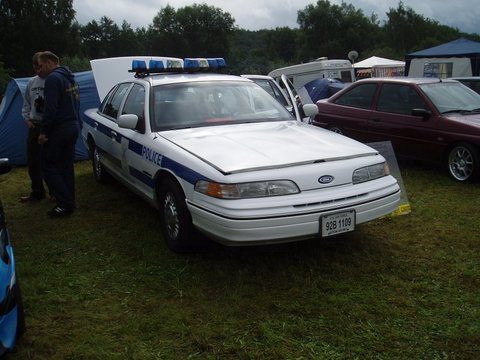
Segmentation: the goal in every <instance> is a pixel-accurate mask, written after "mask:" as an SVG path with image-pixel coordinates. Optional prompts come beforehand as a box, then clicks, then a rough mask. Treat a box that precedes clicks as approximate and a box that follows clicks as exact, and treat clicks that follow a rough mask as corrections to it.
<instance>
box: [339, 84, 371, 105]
mask: <svg viewBox="0 0 480 360" xmlns="http://www.w3.org/2000/svg"><path fill="white" fill-rule="evenodd" d="M376 88H377V85H376V84H362V85H358V86H355V87H354V88H353V89H351V90H350V91H348V92H346V93H345V94H343V95H342V96H340V97H339V98H338V99H337V100H336V101H335V104H338V105H347V106H353V107H358V108H362V109H369V108H370V106H371V105H372V100H373V95H374V94H375V89H376Z"/></svg>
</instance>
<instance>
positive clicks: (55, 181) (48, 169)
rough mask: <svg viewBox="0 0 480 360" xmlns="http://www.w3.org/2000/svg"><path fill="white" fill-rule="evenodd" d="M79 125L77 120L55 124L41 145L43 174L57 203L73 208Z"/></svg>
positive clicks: (66, 207)
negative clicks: (76, 144) (46, 139)
mask: <svg viewBox="0 0 480 360" xmlns="http://www.w3.org/2000/svg"><path fill="white" fill-rule="evenodd" d="M78 134H79V127H78V124H77V122H73V121H72V122H68V123H64V124H61V125H58V126H56V127H55V128H53V129H52V131H51V133H50V134H49V135H48V141H47V142H46V143H45V144H44V145H43V174H44V177H45V181H46V183H47V185H48V187H49V189H50V190H51V191H52V193H53V194H54V195H55V198H56V199H57V205H58V206H60V207H62V208H64V209H67V210H73V209H74V208H75V170H74V160H75V143H76V142H77V138H78Z"/></svg>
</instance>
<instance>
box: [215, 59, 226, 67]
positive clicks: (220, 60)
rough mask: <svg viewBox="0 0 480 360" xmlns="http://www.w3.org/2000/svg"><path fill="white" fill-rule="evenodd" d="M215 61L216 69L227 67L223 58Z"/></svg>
mask: <svg viewBox="0 0 480 360" xmlns="http://www.w3.org/2000/svg"><path fill="white" fill-rule="evenodd" d="M215 60H217V64H218V68H224V67H226V66H227V63H226V62H225V59H224V58H216V59H215Z"/></svg>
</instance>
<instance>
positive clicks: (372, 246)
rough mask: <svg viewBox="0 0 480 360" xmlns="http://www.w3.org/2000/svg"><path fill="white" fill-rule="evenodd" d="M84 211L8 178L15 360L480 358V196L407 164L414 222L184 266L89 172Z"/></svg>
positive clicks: (224, 251) (126, 201)
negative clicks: (18, 314) (35, 197)
mask: <svg viewBox="0 0 480 360" xmlns="http://www.w3.org/2000/svg"><path fill="white" fill-rule="evenodd" d="M76 174H77V198H78V210H77V211H76V213H75V214H74V215H73V216H72V217H70V218H68V219H49V218H47V216H46V214H45V212H46V211H47V210H48V209H49V207H50V206H51V204H49V203H48V202H46V201H45V202H42V203H39V204H35V205H26V204H21V203H20V202H19V201H18V198H19V196H20V195H24V194H25V193H27V192H28V186H29V181H28V176H27V173H26V169H25V168H18V169H14V170H13V171H12V172H11V173H10V174H8V175H5V176H3V177H2V180H3V181H2V183H1V184H0V196H1V198H2V200H3V203H4V206H5V210H6V213H7V221H8V226H9V229H10V233H11V237H12V242H13V245H14V250H15V255H16V260H17V267H18V273H19V278H20V281H21V288H22V291H23V297H24V303H25V311H26V321H27V332H26V334H25V336H24V337H23V338H22V339H21V340H20V341H19V343H18V344H17V348H16V350H15V352H14V353H13V354H12V355H11V358H15V359H94V358H98V359H410V358H412V359H477V358H479V357H480V260H479V259H480V255H479V254H480V239H479V238H480V236H479V231H480V217H479V209H480V186H479V184H459V183H456V182H454V181H453V180H450V178H449V177H448V176H447V174H445V173H443V172H442V171H439V170H436V169H423V168H422V167H420V166H418V165H415V164H404V165H402V175H403V178H404V181H405V186H406V188H407V192H408V197H409V200H410V204H411V206H412V213H411V214H409V215H404V216H398V217H394V218H384V219H380V220H376V221H373V222H370V223H368V224H364V225H361V226H359V227H358V228H357V230H356V231H355V232H354V233H352V234H349V235H347V236H343V237H339V238H335V239H328V240H312V241H306V242H299V243H293V244H285V245H276V246H262V247H249V248H225V247H222V246H219V245H211V246H209V247H208V248H207V249H206V250H205V251H204V252H202V253H199V254H195V255H188V256H185V255H177V254H174V253H172V252H170V251H169V250H168V249H167V247H166V245H165V244H164V242H163V240H162V238H161V235H160V231H159V222H158V215H157V213H156V212H155V210H154V209H152V208H150V207H149V206H148V205H147V204H146V203H144V202H143V201H142V200H141V199H139V198H137V197H136V196H135V195H134V194H132V193H131V192H129V191H128V190H127V189H126V188H124V187H122V186H121V185H120V184H118V183H116V182H113V183H111V184H109V185H107V186H104V185H100V184H98V183H96V182H95V181H94V180H93V177H92V174H91V168H90V164H89V163H88V162H81V163H77V164H76Z"/></svg>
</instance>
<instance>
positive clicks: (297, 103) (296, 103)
mask: <svg viewBox="0 0 480 360" xmlns="http://www.w3.org/2000/svg"><path fill="white" fill-rule="evenodd" d="M280 87H281V88H282V89H283V90H284V91H285V92H286V93H287V94H288V96H289V98H290V102H291V103H292V105H293V109H292V113H293V115H294V116H295V118H296V119H297V120H298V121H301V122H308V123H309V122H310V116H309V115H310V114H308V115H307V114H305V111H304V104H303V102H302V99H301V98H300V96H299V95H298V93H297V91H296V90H295V88H294V87H293V84H292V82H291V81H290V80H288V78H287V77H286V76H285V74H283V75H282V77H281V80H280ZM312 105H313V106H312ZM307 106H309V107H310V108H311V109H310V110H312V109H313V107H315V108H316V105H315V104H307ZM310 112H311V111H309V113H310Z"/></svg>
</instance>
